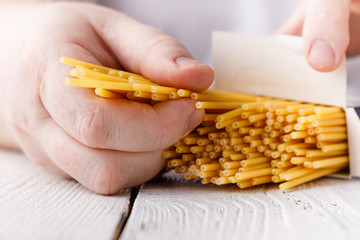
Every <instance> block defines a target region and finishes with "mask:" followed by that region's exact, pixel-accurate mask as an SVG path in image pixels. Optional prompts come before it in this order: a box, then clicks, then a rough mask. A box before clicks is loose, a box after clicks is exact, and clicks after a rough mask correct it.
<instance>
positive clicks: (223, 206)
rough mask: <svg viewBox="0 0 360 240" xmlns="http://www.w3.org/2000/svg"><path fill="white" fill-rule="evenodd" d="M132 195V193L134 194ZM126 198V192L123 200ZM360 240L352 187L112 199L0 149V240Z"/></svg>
mask: <svg viewBox="0 0 360 240" xmlns="http://www.w3.org/2000/svg"><path fill="white" fill-rule="evenodd" d="M136 190H139V191H138V193H137V191H136ZM131 193H132V194H131ZM119 236H120V239H172V240H173V239H206V240H209V239H286V240H289V239H327V240H328V239H360V181H359V180H340V179H330V178H324V179H321V180H317V181H315V182H312V183H308V184H305V185H303V186H300V187H298V188H296V189H294V190H292V191H288V192H281V191H279V190H278V189H277V187H276V186H275V185H266V186H260V187H257V188H252V189H248V190H240V189H238V188H237V187H236V186H230V185H228V186H222V187H219V186H212V185H201V184H199V183H185V182H184V181H183V180H181V178H179V177H177V176H174V175H173V174H171V173H167V174H165V176H164V180H163V181H159V182H152V183H147V184H144V185H142V186H141V187H140V189H133V190H130V189H129V190H125V191H122V192H120V193H118V194H116V195H114V196H101V195H97V194H95V193H93V192H91V191H89V190H87V189H86V188H84V187H82V186H81V185H80V184H78V183H76V182H75V181H69V180H64V179H61V178H59V177H56V176H53V175H51V174H48V173H46V172H45V171H43V170H42V169H41V168H40V167H37V166H36V165H35V164H33V163H31V162H30V161H28V160H27V159H26V158H25V157H24V156H23V155H22V154H16V153H11V152H5V151H0V239H1V240H3V239H117V238H118V237H119Z"/></svg>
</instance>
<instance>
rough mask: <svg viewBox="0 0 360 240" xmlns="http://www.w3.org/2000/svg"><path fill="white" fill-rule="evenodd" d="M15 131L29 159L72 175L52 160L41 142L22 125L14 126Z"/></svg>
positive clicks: (50, 169)
mask: <svg viewBox="0 0 360 240" xmlns="http://www.w3.org/2000/svg"><path fill="white" fill-rule="evenodd" d="M13 132H14V134H15V137H16V141H17V143H18V144H19V145H20V147H21V149H22V151H23V152H24V153H25V155H26V157H27V158H28V159H30V160H31V161H33V162H34V163H36V164H38V165H39V166H41V167H43V168H44V169H46V170H47V171H49V172H52V173H54V174H57V175H59V176H62V177H65V178H69V177H70V176H69V175H68V174H67V173H65V172H64V171H63V170H61V169H60V168H59V167H58V166H57V165H56V164H55V163H53V162H52V161H51V159H50V158H49V156H48V155H47V153H46V152H45V151H44V150H43V149H42V148H41V146H40V142H39V141H38V140H37V139H36V138H34V137H33V136H32V135H30V134H29V133H28V132H26V131H25V130H24V129H22V127H21V126H13Z"/></svg>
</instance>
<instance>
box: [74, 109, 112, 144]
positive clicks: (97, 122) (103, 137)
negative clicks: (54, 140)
mask: <svg viewBox="0 0 360 240" xmlns="http://www.w3.org/2000/svg"><path fill="white" fill-rule="evenodd" d="M76 122H77V126H78V128H77V129H78V135H79V138H80V141H81V142H83V143H84V144H85V145H87V146H90V147H94V148H99V147H104V146H106V145H107V142H108V137H109V134H108V131H107V128H106V123H105V113H104V109H103V108H101V107H97V106H96V107H93V106H90V107H87V108H85V109H83V110H82V111H81V113H79V114H77V117H76Z"/></svg>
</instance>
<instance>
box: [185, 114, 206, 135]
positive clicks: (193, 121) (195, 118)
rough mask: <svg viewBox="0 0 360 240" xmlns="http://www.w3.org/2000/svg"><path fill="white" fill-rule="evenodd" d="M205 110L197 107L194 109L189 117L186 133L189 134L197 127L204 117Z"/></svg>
mask: <svg viewBox="0 0 360 240" xmlns="http://www.w3.org/2000/svg"><path fill="white" fill-rule="evenodd" d="M204 115H205V112H204V110H201V109H197V110H195V111H193V112H192V113H191V115H190V117H189V118H188V119H187V122H186V127H185V131H186V134H185V135H187V134H189V133H190V132H191V131H192V130H193V129H194V128H195V127H197V126H198V125H199V124H200V123H201V122H202V120H203V119H204Z"/></svg>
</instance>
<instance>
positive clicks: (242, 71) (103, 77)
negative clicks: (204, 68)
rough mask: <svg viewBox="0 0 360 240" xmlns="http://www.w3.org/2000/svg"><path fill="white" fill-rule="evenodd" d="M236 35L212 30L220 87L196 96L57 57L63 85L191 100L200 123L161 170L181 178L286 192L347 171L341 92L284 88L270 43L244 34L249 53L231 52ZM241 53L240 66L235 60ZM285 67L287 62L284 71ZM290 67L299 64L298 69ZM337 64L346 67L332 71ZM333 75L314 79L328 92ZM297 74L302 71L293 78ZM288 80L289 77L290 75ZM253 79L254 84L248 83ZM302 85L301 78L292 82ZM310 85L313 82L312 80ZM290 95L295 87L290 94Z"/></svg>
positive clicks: (148, 100) (152, 99)
mask: <svg viewBox="0 0 360 240" xmlns="http://www.w3.org/2000/svg"><path fill="white" fill-rule="evenodd" d="M239 37H240V38H241V36H240V35H233V34H229V33H217V34H215V36H214V48H215V49H214V50H213V54H214V67H215V73H216V83H217V85H218V88H219V89H222V90H219V89H208V90H205V91H204V92H201V93H198V92H192V91H190V90H188V89H176V88H173V87H168V86H160V85H158V84H156V83H154V82H152V81H151V80H149V79H146V78H145V77H143V76H141V75H138V74H134V73H130V72H125V71H121V70H117V69H111V68H107V67H103V66H97V65H94V64H90V63H86V62H82V61H78V60H75V59H70V58H66V57H64V58H61V59H60V61H61V62H62V63H65V64H68V65H71V66H73V67H74V68H73V69H72V70H71V71H70V77H68V78H67V79H66V80H65V83H66V84H67V85H70V86H76V87H84V88H90V89H94V93H95V94H96V95H97V96H99V97H103V98H107V99H112V98H126V99H129V100H131V101H137V102H140V103H143V104H156V103H158V102H161V101H172V100H176V99H180V98H191V99H194V100H196V107H197V108H198V109H204V110H205V113H206V114H205V117H204V119H203V122H202V123H201V124H200V125H199V126H198V127H196V129H194V131H192V132H191V133H189V134H188V135H187V136H185V137H184V138H183V139H180V140H179V141H178V142H176V143H175V144H174V145H173V146H170V147H169V148H168V149H166V150H164V152H163V158H164V159H167V165H166V169H167V170H172V169H174V171H175V172H176V173H180V174H184V177H185V178H186V179H195V178H199V179H201V182H202V183H203V184H208V183H213V184H217V185H223V184H236V185H237V186H238V187H239V188H247V187H252V186H257V185H260V184H266V183H276V184H279V188H280V189H281V190H286V189H290V188H293V187H295V186H298V185H300V184H302V183H305V182H309V181H311V180H314V179H317V178H320V177H323V176H326V175H329V174H334V173H339V172H344V171H345V172H348V168H349V163H352V161H353V160H351V159H352V158H353V156H352V155H351V154H352V151H351V143H350V140H351V138H350V131H349V132H348V131H347V129H348V128H347V127H348V126H349V118H347V117H348V116H349V113H350V114H351V111H349V112H348V111H346V112H345V111H344V105H343V102H342V101H340V100H341V97H336V96H338V95H336V96H335V97H334V98H336V99H337V100H339V101H337V100H336V101H335V100H334V99H332V98H331V99H330V100H331V101H330V102H329V103H327V101H328V100H327V99H326V98H324V97H319V95H322V94H320V93H319V94H318V95H316V96H313V95H312V94H310V95H309V96H307V95H304V94H308V93H312V91H310V90H308V91H306V89H307V88H305V87H303V88H297V89H296V90H297V91H293V90H294V89H291V90H288V89H289V88H291V86H290V85H286V84H288V83H284V82H281V81H282V80H283V79H281V76H280V77H279V75H276V74H273V73H275V72H276V71H278V70H277V69H275V68H269V66H268V65H267V63H266V61H263V60H264V59H266V58H267V57H266V55H267V53H268V52H267V51H266V49H268V48H269V47H271V46H266V43H268V42H269V41H267V40H266V39H265V43H264V42H263V40H264V39H263V38H261V37H255V38H257V39H258V40H259V39H260V40H259V41H254V40H252V39H251V37H250V38H249V36H245V38H246V39H244V41H240V42H241V44H242V46H243V47H241V48H239V49H240V50H241V49H242V48H245V49H246V51H247V53H246V51H245V52H244V53H243V52H241V51H240V50H239V49H237V51H231V49H233V50H234V49H236V46H238V45H239V44H238V42H239ZM265 38H266V37H265ZM290 39H291V38H290ZM270 42H271V41H270ZM224 43H225V45H226V48H227V47H229V46H231V45H234V47H230V48H229V49H226V48H225V49H224V48H223V46H224ZM257 43H261V44H260V46H261V47H260V48H257V47H256V46H255V47H254V46H252V45H253V44H255V45H256V44H257ZM248 44H250V45H251V46H247V45H248ZM270 45H271V44H270ZM249 49H250V50H251V49H253V50H254V52H251V51H249ZM259 50H260V51H259ZM295 50H296V49H295ZM291 51H293V52H294V53H295V55H298V54H299V52H300V51H298V50H296V51H294V48H292V47H291V45H287V47H286V48H284V49H283V53H284V54H285V55H284V56H285V57H286V58H287V62H286V63H287V64H288V65H289V63H291V62H292V57H291ZM276 52H277V51H276ZM289 52H290V53H289ZM256 54H260V55H259V56H258V57H257V56H256ZM233 55H236V56H233ZM240 56H241V58H242V59H243V60H244V62H243V63H242V62H241V61H240V60H239V61H238V60H237V57H240ZM282 57H283V56H282V55H281V54H280V55H276V56H273V58H274V59H278V58H280V59H281V58H282ZM302 57H303V56H302ZM225 59H226V60H225ZM269 59H271V58H269ZM271 62H272V63H274V62H276V61H275V60H272V61H271ZM305 64H306V62H305ZM286 67H289V66H283V67H282V68H286ZM292 67H293V68H300V69H301V66H292ZM292 67H289V68H292ZM263 68H265V70H263ZM282 68H280V70H281V69H282ZM342 68H344V66H342V67H341V68H340V70H338V71H339V72H341V69H342ZM299 71H300V70H299ZM300 72H301V71H300ZM339 72H337V71H335V72H333V73H330V74H325V75H327V76H326V77H319V76H318V78H317V79H316V80H319V82H321V81H323V82H324V81H325V79H327V78H329V79H330V80H329V81H330V82H331V81H335V84H338V85H337V86H336V87H337V88H338V89H336V88H334V89H332V90H334V91H335V90H341V89H342V88H340V85H339V84H340V83H338V82H337V81H338V78H339V76H341V74H339ZM315 73H316V74H318V73H317V72H315ZM261 75H263V76H262V78H260V76H261ZM280 75H281V74H280ZM254 76H258V77H259V79H260V80H259V81H257V79H256V78H254ZM321 76H322V75H321ZM329 76H330V77H329ZM277 77H279V78H280V79H279V81H278V82H274V83H273V84H274V85H275V86H277V87H274V86H273V85H272V81H273V80H274V79H276V78H277ZM302 77H305V76H297V77H296V78H294V79H295V80H296V81H297V80H298V79H300V80H301V79H302ZM263 78H265V79H267V80H268V81H269V82H267V81H264V80H263ZM288 79H290V82H291V76H288ZM345 79H346V78H345ZM314 80H315V79H314ZM340 80H341V81H342V80H343V79H340ZM261 81H262V82H261ZM308 82H310V83H311V81H308ZM296 83H297V84H298V82H296ZM252 84H254V85H255V86H257V87H253V86H250V85H252ZM284 84H285V85H284ZM306 84H307V83H306V81H304V82H302V84H298V85H301V86H302V85H304V86H305V85H306ZM268 85H269V86H270V87H269V88H268V87H267V86H268ZM283 85H284V86H283ZM313 85H314V86H315V87H318V83H316V84H313ZM314 86H310V87H314ZM295 87H298V86H295ZM227 89H236V90H237V91H228V90H227ZM267 89H269V92H267ZM328 90H329V89H327V90H326V91H328ZM330 90H331V89H330ZM330 90H329V91H330ZM326 91H325V92H326ZM289 92H293V93H292V95H291V96H289V95H288V93H289ZM315 92H317V91H315ZM295 93H296V94H295ZM333 93H335V92H333ZM329 94H331V93H330V92H329ZM323 95H324V96H325V95H327V94H323ZM339 95H340V96H341V93H339ZM289 99H291V100H289ZM352 120H353V118H350V121H352ZM357 121H358V119H357ZM350 123H351V124H352V122H350ZM349 149H350V155H349ZM350 170H351V168H350ZM352 173H353V172H352Z"/></svg>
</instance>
